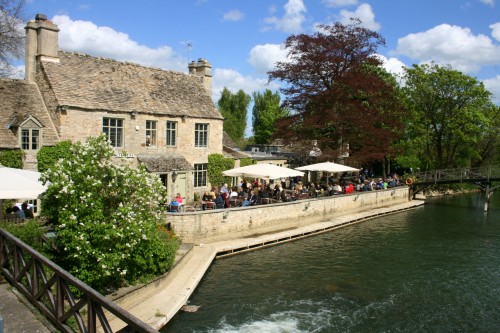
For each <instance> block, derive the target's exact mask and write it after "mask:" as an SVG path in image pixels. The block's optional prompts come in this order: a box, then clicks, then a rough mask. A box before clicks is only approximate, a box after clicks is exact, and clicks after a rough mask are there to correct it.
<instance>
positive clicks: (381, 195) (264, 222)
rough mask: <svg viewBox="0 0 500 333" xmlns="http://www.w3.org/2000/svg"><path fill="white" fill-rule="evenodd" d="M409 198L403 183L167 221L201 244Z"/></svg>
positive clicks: (170, 216)
mask: <svg viewBox="0 0 500 333" xmlns="http://www.w3.org/2000/svg"><path fill="white" fill-rule="evenodd" d="M408 200H409V196H408V187H406V186H404V187H397V188H392V189H388V190H379V191H372V192H360V193H353V194H349V195H339V196H331V197H324V198H318V199H308V200H299V201H294V202H285V203H276V204H272V205H258V206H254V207H242V208H230V209H218V210H211V211H204V212H186V213H167V218H166V220H167V223H170V225H171V227H172V228H173V230H174V231H175V233H176V235H177V236H179V237H180V238H181V239H182V241H183V242H186V243H203V242H209V241H222V240H227V239H235V238H241V237H248V236H250V235H256V234H262V233H267V232H273V231H277V230H284V229H288V228H296V227H300V226H302V225H303V222H304V220H305V219H307V222H308V223H310V222H311V219H317V220H318V221H319V220H322V219H328V218H329V217H332V216H339V215H345V214H349V213H350V212H354V211H355V212H359V211H363V210H368V209H373V208H380V207H385V206H391V205H395V204H399V203H403V202H407V201H408Z"/></svg>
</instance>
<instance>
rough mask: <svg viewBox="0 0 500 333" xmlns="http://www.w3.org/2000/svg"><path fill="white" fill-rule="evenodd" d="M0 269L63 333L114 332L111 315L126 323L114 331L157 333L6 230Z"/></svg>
mask: <svg viewBox="0 0 500 333" xmlns="http://www.w3.org/2000/svg"><path fill="white" fill-rule="evenodd" d="M0 269H1V272H2V273H3V275H4V276H5V278H6V279H7V280H8V281H9V282H10V283H11V285H13V286H14V287H15V288H17V289H18V290H19V291H20V292H21V293H22V294H23V295H24V296H25V297H26V298H28V299H29V300H30V301H31V303H33V305H35V306H36V307H37V308H38V309H39V310H40V311H41V312H42V313H43V314H44V315H45V316H46V317H47V318H48V319H49V320H50V321H51V322H52V323H53V324H54V325H55V327H56V328H57V329H59V330H60V331H62V332H68V333H74V332H82V333H94V332H105V333H112V332H113V329H112V328H111V327H110V325H109V320H108V316H113V317H116V318H119V319H120V320H121V321H122V323H123V325H122V327H123V328H121V329H119V330H117V331H115V332H137V333H143V332H151V333H158V331H157V330H155V329H154V328H152V327H151V326H149V325H147V324H146V323H144V322H142V321H140V320H139V319H137V318H136V317H134V316H133V315H131V314H130V313H128V312H127V311H126V310H124V309H122V308H120V307H119V306H118V305H116V304H115V303H113V302H111V301H110V300H108V299H107V298H105V297H104V296H103V295H101V294H100V293H98V292H97V291H95V290H94V289H92V288H90V287H89V286H87V285H86V284H85V283H83V282H82V281H80V280H78V279H77V278H75V277H74V276H72V275H71V274H69V273H68V272H66V271H65V270H64V269H62V268H61V267H59V266H58V265H56V264H55V263H53V262H52V261H50V260H49V259H47V258H46V257H44V256H43V255H42V254H40V253H39V252H37V251H36V250H34V249H33V248H31V247H30V246H28V245H27V244H25V243H24V242H22V241H21V240H19V239H17V238H16V237H14V236H13V235H11V234H10V233H9V232H7V231H5V230H3V229H0ZM77 295H78V296H77Z"/></svg>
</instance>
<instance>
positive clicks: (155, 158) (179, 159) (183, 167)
mask: <svg viewBox="0 0 500 333" xmlns="http://www.w3.org/2000/svg"><path fill="white" fill-rule="evenodd" d="M137 159H138V160H139V162H142V163H144V165H145V166H146V169H147V170H148V171H149V172H171V171H174V170H176V171H192V170H193V167H192V166H191V164H189V162H188V161H187V160H186V159H185V158H184V156H181V155H170V156H164V155H137Z"/></svg>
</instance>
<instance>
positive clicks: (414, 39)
mask: <svg viewBox="0 0 500 333" xmlns="http://www.w3.org/2000/svg"><path fill="white" fill-rule="evenodd" d="M497 29H498V28H494V31H498V30H497ZM391 53H392V54H400V55H406V56H408V57H410V58H412V59H416V60H418V61H420V62H423V63H425V62H431V61H435V62H436V63H438V64H449V65H451V66H452V67H453V68H454V69H457V70H460V71H464V72H474V71H477V70H479V68H480V67H481V66H482V65H498V64H500V46H498V45H494V44H493V43H492V40H491V39H490V38H489V37H487V36H485V35H477V36H475V35H474V34H472V32H471V30H470V29H468V28H462V27H458V26H451V25H448V24H441V25H438V26H436V27H434V28H432V29H430V30H427V31H425V32H420V33H415V34H410V35H408V36H406V37H403V38H400V39H399V40H398V46H397V48H396V50H395V51H394V52H391Z"/></svg>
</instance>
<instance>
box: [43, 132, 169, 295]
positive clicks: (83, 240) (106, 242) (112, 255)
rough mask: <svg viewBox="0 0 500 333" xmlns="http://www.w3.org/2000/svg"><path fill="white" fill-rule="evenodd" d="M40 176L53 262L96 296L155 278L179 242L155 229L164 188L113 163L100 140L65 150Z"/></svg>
mask: <svg viewBox="0 0 500 333" xmlns="http://www.w3.org/2000/svg"><path fill="white" fill-rule="evenodd" d="M71 151H72V154H71V158H70V159H62V160H59V161H57V162H56V163H55V165H54V167H52V168H50V169H48V170H47V171H46V172H44V173H42V180H44V181H48V182H50V185H49V188H48V190H47V192H46V194H45V196H44V199H43V201H42V213H43V214H44V215H46V216H47V217H48V218H50V219H52V220H53V221H54V226H55V231H56V234H57V237H56V246H57V248H58V249H59V252H58V253H57V256H58V259H59V260H58V262H59V264H60V265H61V266H62V267H64V268H65V269H66V270H68V271H69V272H70V273H71V274H73V275H75V276H76V277H78V278H79V279H81V280H82V281H84V282H85V283H87V284H88V285H90V286H91V287H93V288H95V289H97V290H98V291H100V292H105V290H108V289H111V288H115V287H119V286H121V285H122V284H124V283H135V282H136V281H138V280H140V279H144V278H147V277H151V276H156V275H160V274H162V273H164V272H166V271H167V270H168V269H169V268H170V267H171V265H172V263H173V260H174V258H175V252H176V250H177V248H178V245H179V244H178V241H177V240H176V239H175V238H173V237H171V236H170V235H168V234H166V233H164V232H160V231H159V230H160V229H161V228H159V226H162V225H163V224H164V223H165V216H164V214H163V205H161V204H160V203H163V202H164V201H165V200H164V199H165V198H164V195H163V194H164V193H165V187H164V186H163V185H162V183H161V181H160V178H159V177H157V176H156V175H153V174H150V173H148V172H147V171H146V169H145V168H144V167H142V166H141V167H139V168H138V169H132V168H130V167H128V166H119V165H116V164H114V163H113V161H112V159H113V156H114V155H115V152H114V150H113V148H112V147H111V146H110V145H109V144H108V143H107V142H106V139H105V137H104V136H100V137H98V138H90V139H88V141H87V142H86V143H85V144H82V143H80V142H77V143H75V144H73V145H72V147H71Z"/></svg>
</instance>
